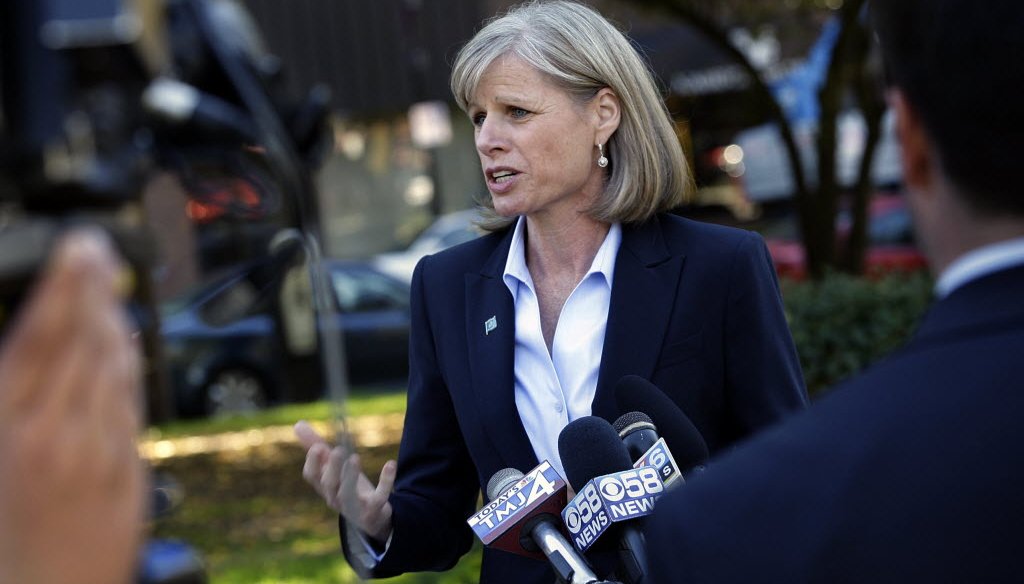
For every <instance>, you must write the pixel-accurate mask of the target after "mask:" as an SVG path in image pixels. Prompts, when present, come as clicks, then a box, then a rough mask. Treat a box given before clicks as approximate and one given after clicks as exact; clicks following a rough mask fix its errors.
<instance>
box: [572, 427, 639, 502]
mask: <svg viewBox="0 0 1024 584" xmlns="http://www.w3.org/2000/svg"><path fill="white" fill-rule="evenodd" d="M558 456H559V457H561V459H562V467H563V468H564V469H565V476H566V478H567V479H568V480H569V484H570V485H572V487H573V489H581V488H583V485H585V484H587V481H589V480H590V479H592V478H594V477H598V476H601V475H606V474H610V473H613V472H620V471H624V470H629V469H631V468H633V461H632V460H631V459H630V457H629V451H628V450H626V446H625V445H624V444H623V443H622V439H621V438H619V433H618V432H616V431H615V429H614V428H612V425H611V424H609V423H608V421H607V420H605V419H604V418H599V417H597V416H585V417H582V418H578V419H576V420H573V421H572V422H569V424H568V425H566V427H565V428H562V432H561V434H559V435H558Z"/></svg>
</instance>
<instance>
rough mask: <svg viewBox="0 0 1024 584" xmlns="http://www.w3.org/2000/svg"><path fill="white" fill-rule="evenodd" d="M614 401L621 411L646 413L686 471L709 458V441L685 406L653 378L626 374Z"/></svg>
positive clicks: (617, 385)
mask: <svg viewBox="0 0 1024 584" xmlns="http://www.w3.org/2000/svg"><path fill="white" fill-rule="evenodd" d="M615 401H616V403H617V404H618V406H619V411H622V412H633V411H635V412H644V413H645V414H647V416H648V417H649V420H650V422H651V423H652V424H653V426H652V427H651V428H649V429H650V430H653V431H654V432H655V435H657V431H658V430H660V431H661V434H662V435H663V436H662V437H663V438H664V440H665V443H666V444H667V445H668V446H671V447H672V454H673V455H674V458H675V460H676V461H678V463H679V465H678V466H677V467H676V468H677V469H679V470H682V471H683V472H686V471H689V470H691V469H694V468H698V469H699V468H702V467H703V465H704V463H706V462H707V460H708V457H709V456H710V455H709V453H708V445H707V443H706V442H705V441H704V437H703V436H701V433H700V431H699V430H697V427H696V426H694V425H693V422H692V421H691V420H690V418H689V417H687V415H686V414H685V413H683V410H681V409H680V408H679V406H677V405H676V403H675V402H674V401H672V399H671V398H669V397H668V396H667V395H665V392H663V391H661V390H660V389H658V388H657V387H656V386H655V385H654V384H653V383H651V382H650V381H647V380H646V379H644V378H643V377H639V376H637V375H626V376H625V377H623V378H622V379H620V380H619V381H618V383H616V384H615ZM619 419H620V420H621V419H622V418H619ZM655 428H657V430H655ZM649 436H650V435H649V434H647V435H644V437H638V438H636V439H631V440H635V441H636V442H640V440H649ZM623 440H625V438H623ZM655 466H658V465H655ZM673 482H674V481H673Z"/></svg>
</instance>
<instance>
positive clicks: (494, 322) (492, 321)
mask: <svg viewBox="0 0 1024 584" xmlns="http://www.w3.org/2000/svg"><path fill="white" fill-rule="evenodd" d="M496 328H498V317H497V316H492V317H491V318H488V319H487V320H486V321H484V335H489V334H491V331H493V330H494V329H496Z"/></svg>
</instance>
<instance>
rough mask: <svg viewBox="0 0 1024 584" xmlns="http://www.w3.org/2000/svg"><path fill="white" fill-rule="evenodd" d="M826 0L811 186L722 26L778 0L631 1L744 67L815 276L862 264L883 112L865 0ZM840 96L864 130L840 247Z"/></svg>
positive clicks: (778, 110)
mask: <svg viewBox="0 0 1024 584" xmlns="http://www.w3.org/2000/svg"><path fill="white" fill-rule="evenodd" d="M830 2H841V6H839V7H837V8H829V9H830V10H833V12H834V17H835V18H836V19H838V23H839V24H838V26H839V33H838V38H837V39H836V42H835V45H834V47H833V49H832V51H831V57H830V59H829V62H828V68H827V73H826V75H825V79H824V82H823V83H822V86H821V88H820V90H819V92H818V96H817V98H818V105H819V111H820V116H819V121H818V134H817V139H816V149H815V153H814V154H815V158H816V159H817V169H818V180H817V182H816V184H814V185H811V184H809V181H808V177H807V176H806V173H805V172H804V168H803V165H802V164H801V162H800V152H799V150H798V148H797V143H796V140H795V138H794V133H793V127H792V124H791V122H790V121H789V119H788V118H787V116H786V114H785V112H784V110H783V107H782V105H781V104H780V103H779V101H778V99H776V97H775V94H774V93H773V92H772V90H771V88H770V87H769V84H768V81H767V79H765V77H764V75H763V73H762V72H761V71H760V70H759V69H758V68H757V67H756V66H755V65H754V64H753V63H752V62H751V61H750V59H749V58H748V57H747V56H746V55H745V54H744V53H743V52H742V51H741V50H740V49H739V48H737V47H736V46H735V45H733V43H732V42H731V41H730V39H729V35H728V31H727V27H726V25H725V24H724V23H726V22H728V23H731V24H735V23H736V22H738V21H741V20H747V21H751V20H754V19H758V18H767V17H768V16H769V15H770V10H774V11H775V13H776V14H778V12H779V11H780V9H782V8H783V7H781V6H780V4H781V3H780V2H774V3H772V2H764V1H763V0H730V1H722V0H717V1H714V2H709V1H707V0H704V1H701V0H636V4H638V5H641V6H643V7H646V8H649V9H653V10H658V11H661V12H663V13H666V14H668V15H670V16H672V17H674V18H677V19H679V20H681V21H684V22H686V23H688V24H689V25H691V26H693V27H694V28H695V29H696V30H697V31H699V32H700V33H702V34H703V35H705V36H706V38H707V39H708V40H710V41H711V42H712V43H714V44H715V45H716V46H718V47H719V48H721V49H722V50H723V51H724V52H725V53H726V54H728V55H729V56H730V57H731V58H732V59H734V60H735V62H736V63H737V64H738V65H740V66H741V67H742V68H743V70H744V71H745V73H746V74H747V75H748V76H749V78H750V81H751V91H752V92H753V93H754V95H755V96H756V97H757V98H758V99H761V100H763V101H764V103H765V104H767V105H768V112H769V117H770V119H771V121H772V122H774V123H775V124H776V125H777V126H778V128H779V131H780V135H781V137H782V141H783V144H784V145H785V149H786V153H787V156H788V161H789V169H790V172H791V174H792V177H793V184H794V192H793V199H794V204H795V207H796V210H797V216H798V221H799V226H800V232H801V237H802V242H803V245H804V249H805V250H806V258H807V270H808V273H809V274H810V275H811V277H813V278H816V279H818V278H821V277H822V276H823V275H824V274H825V272H826V271H827V269H828V268H830V267H831V268H837V269H841V270H844V271H849V272H853V273H859V272H861V271H862V270H863V259H864V252H865V249H866V234H867V222H868V213H867V208H868V202H869V199H870V195H871V191H872V180H871V161H872V159H873V157H874V152H875V148H876V146H877V144H878V140H879V138H880V135H881V119H882V114H883V113H884V110H885V107H884V103H883V101H882V99H881V96H880V94H879V92H878V90H877V86H876V84H875V75H874V71H873V69H872V67H871V62H870V59H869V56H870V54H871V51H870V45H871V43H870V35H869V32H868V30H867V27H866V24H865V22H864V18H863V11H864V6H865V3H866V0H845V1H842V0H830ZM786 4H787V5H790V6H788V7H787V8H788V9H791V10H792V9H794V8H796V7H801V8H803V9H807V8H808V7H810V8H812V9H821V7H820V2H812V1H811V0H789V1H787V2H786ZM846 95H851V96H852V97H853V98H854V99H855V100H856V102H857V104H858V106H859V107H860V109H861V112H862V113H863V115H864V119H865V122H866V127H867V136H866V141H865V148H864V152H863V154H862V159H861V161H860V163H859V168H858V174H857V179H856V182H855V184H854V186H853V188H852V190H851V192H850V196H851V200H850V204H851V211H852V220H853V221H852V228H851V232H850V236H849V238H848V240H847V245H846V246H845V248H844V249H837V246H836V228H835V221H836V215H837V213H838V210H839V199H840V196H841V195H842V194H843V193H842V188H841V186H840V184H839V181H838V176H837V169H836V151H837V133H836V122H837V116H838V114H839V110H840V107H841V106H842V105H843V99H844V97H845V96H846Z"/></svg>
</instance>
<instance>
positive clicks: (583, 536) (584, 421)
mask: <svg viewBox="0 0 1024 584" xmlns="http://www.w3.org/2000/svg"><path fill="white" fill-rule="evenodd" d="M558 454H559V456H560V457H561V458H562V466H563V467H564V468H565V474H566V477H567V478H568V479H569V484H571V485H572V486H573V488H574V489H576V492H577V495H576V496H575V497H574V498H573V499H572V501H570V502H569V504H568V505H567V506H566V508H565V511H563V512H562V519H563V520H564V521H565V523H566V526H567V527H568V528H569V533H570V534H571V535H572V536H573V539H574V542H575V543H576V547H577V548H578V549H580V550H582V551H586V549H588V548H589V547H590V546H591V545H592V544H593V543H594V541H596V540H597V538H599V537H600V536H601V534H603V533H604V532H605V531H606V530H607V529H608V528H609V527H610V524H612V523H618V527H617V531H618V536H619V559H620V561H621V564H622V567H623V569H624V574H623V576H625V579H626V581H627V582H629V583H631V584H643V583H644V582H646V581H647V574H648V564H647V551H646V544H645V542H644V537H643V534H642V533H641V532H640V530H639V529H638V528H637V526H636V525H635V521H633V520H634V519H637V518H638V517H642V516H644V515H648V514H650V512H651V511H652V510H653V503H654V499H656V498H657V497H658V496H659V495H660V494H661V492H662V491H663V490H664V486H663V485H662V482H661V479H660V477H658V476H657V472H656V471H654V470H653V469H651V468H644V469H640V470H636V469H633V461H632V459H631V458H630V456H629V452H628V451H627V450H626V447H625V446H624V445H623V443H622V440H621V439H620V438H619V435H618V433H617V432H616V431H615V429H614V428H612V426H611V424H609V423H608V421H607V420H604V419H603V418H599V417H596V416H586V417H583V418H579V419H577V420H573V421H572V422H569V424H568V425H567V426H566V427H565V428H563V429H562V432H561V434H559V435H558Z"/></svg>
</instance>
